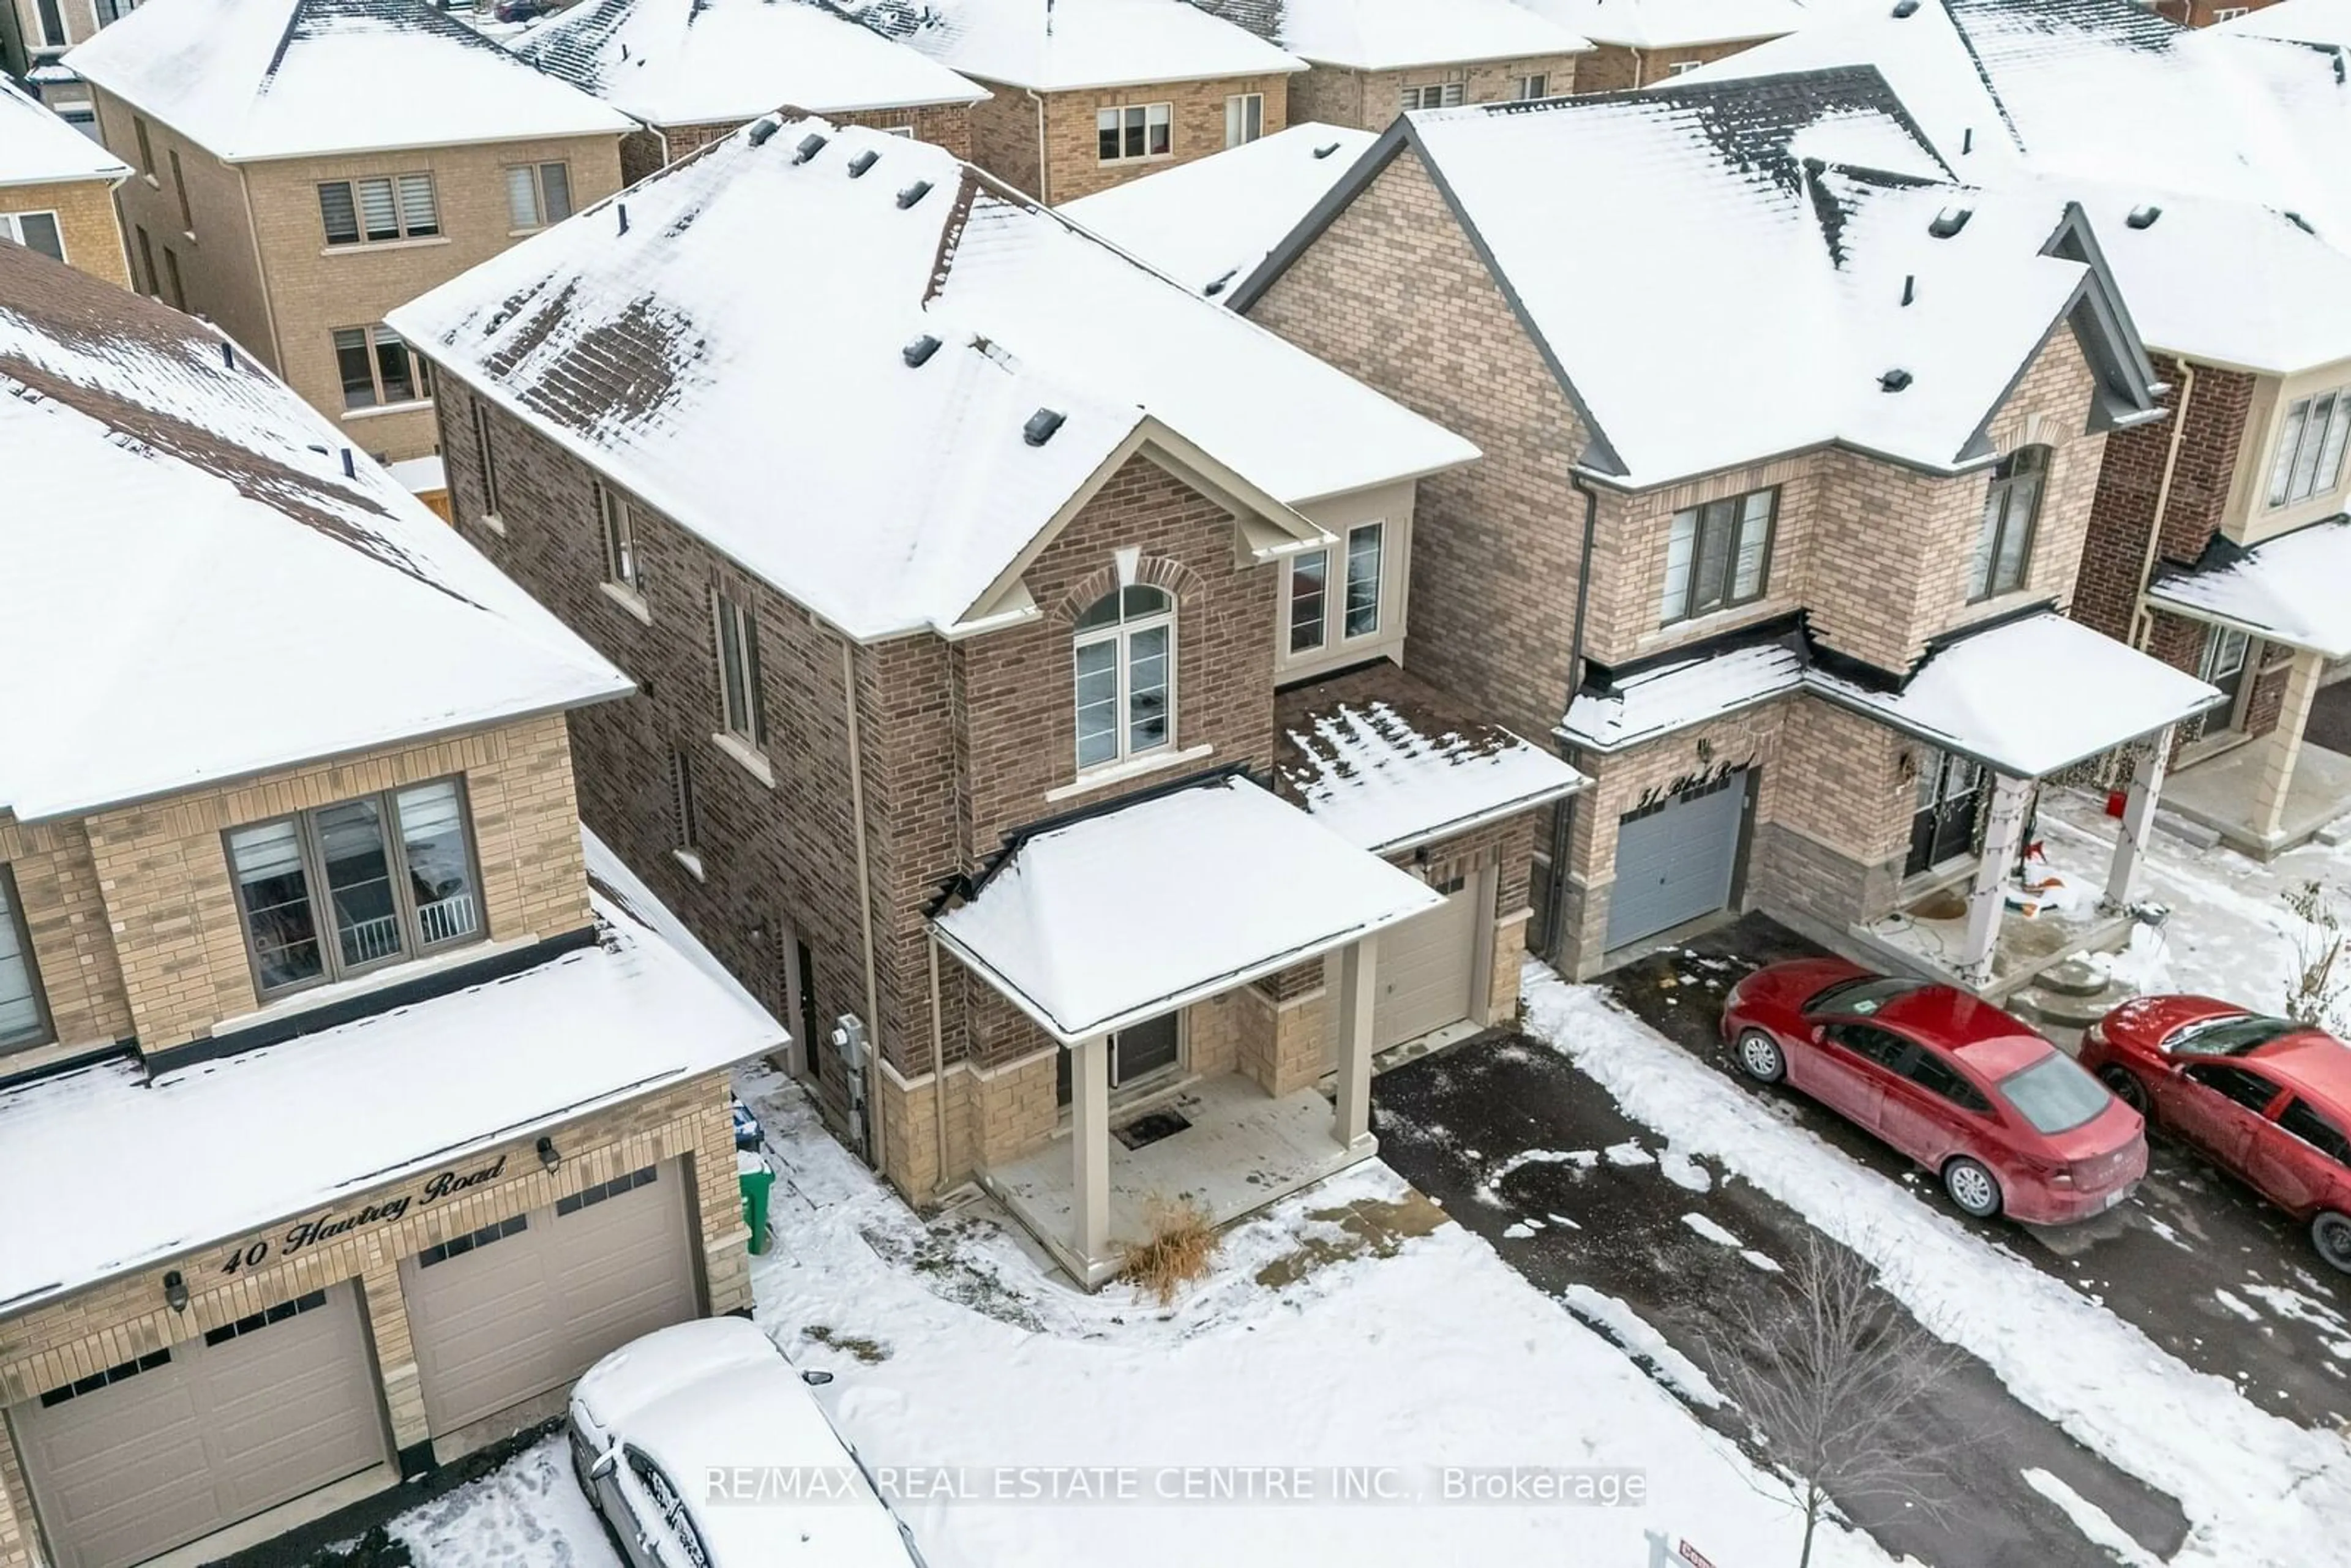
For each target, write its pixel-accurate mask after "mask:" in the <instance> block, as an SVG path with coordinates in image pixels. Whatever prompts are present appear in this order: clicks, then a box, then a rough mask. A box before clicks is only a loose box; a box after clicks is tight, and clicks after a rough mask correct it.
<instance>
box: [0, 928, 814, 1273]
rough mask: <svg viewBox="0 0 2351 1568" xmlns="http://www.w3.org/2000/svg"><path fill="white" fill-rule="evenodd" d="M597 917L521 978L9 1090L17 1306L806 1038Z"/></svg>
mask: <svg viewBox="0 0 2351 1568" xmlns="http://www.w3.org/2000/svg"><path fill="white" fill-rule="evenodd" d="M596 915H597V920H598V925H599V926H600V937H601V940H600V941H598V942H597V943H595V944H592V945H590V946H585V947H580V948H576V949H574V950H572V951H571V952H569V953H566V954H564V955H562V956H559V957H555V958H551V959H549V961H547V962H546V963H543V964H540V965H538V966H537V967H533V968H529V969H525V970H523V971H521V972H520V973H517V974H514V975H510V976H507V977H506V978H504V979H500V980H493V981H487V982H485V983H483V984H481V985H478V986H475V987H472V988H468V989H465V990H462V991H456V992H453V993H451V994H449V995H446V996H442V997H436V998H432V999H431V1000H428V1001H423V1002H417V1003H414V1004H413V1005H411V1006H407V1007H403V1008H399V1009H394V1010H392V1011H390V1012H385V1013H379V1014H377V1015H375V1016H373V1017H371V1018H366V1019H360V1020H358V1021H356V1022H351V1023H345V1024H340V1025H337V1026H335V1027H333V1028H329V1029H322V1030H317V1031H316V1032H313V1033H309V1034H304V1035H299V1036H297V1037H296V1038H294V1039H292V1040H286V1041H285V1042H283V1043H282V1044H277V1045H271V1046H264V1047H260V1048H257V1049H256V1050H252V1051H243V1052H240V1053H237V1054H235V1055H231V1056H225V1057H221V1058H218V1059H215V1060H214V1061H205V1062H203V1063H200V1064H198V1065H194V1066H191V1067H188V1068H185V1069H182V1070H180V1071H171V1072H166V1073H164V1074H162V1076H160V1077H158V1078H155V1079H154V1080H152V1082H151V1081H149V1080H148V1079H147V1078H146V1077H145V1076H144V1074H143V1073H142V1071H141V1068H140V1067H139V1066H138V1064H137V1063H135V1062H132V1061H107V1062H101V1063H99V1064H98V1065H95V1066H91V1067H86V1068H83V1069H81V1070H79V1071H74V1072H68V1073H64V1074H60V1075H58V1076H55V1077H50V1078H45V1079H41V1080H38V1081H37V1082H32V1083H28V1084H26V1085H24V1086H23V1087H20V1088H16V1089H11V1090H5V1091H0V1235H5V1236H6V1237H7V1238H8V1246H7V1247H6V1248H5V1249H0V1317H6V1316H8V1315H11V1314H13V1313H16V1312H23V1311H25V1310H26V1309H27V1308H30V1307H32V1306H34V1305H36V1304H37V1303H39V1302H42V1301H48V1300H51V1299H53V1298H55V1297H57V1296H59V1295H62V1294H65V1293H67V1292H68V1291H74V1290H77V1289H79V1288H81V1287H84V1286H86V1285H89V1284H90V1283H92V1282H93V1281H99V1280H102V1279H105V1278H108V1277H110V1276H112V1275H116V1274H120V1273H124V1272H128V1271H130V1270H135V1269H139V1268H142V1267H148V1266H152V1264H154V1263H156V1262H159V1261H161V1260H163V1259H166V1258H169V1257H171V1256H172V1254H174V1253H179V1252H184V1251H186V1250H188V1249H191V1248H193V1247H200V1246H203V1245H204V1244H206V1243H208V1242H212V1241H215V1240H218V1239H222V1238H224V1237H230V1236H236V1235H240V1234H242V1233H245V1232H247V1231H251V1230H256V1229H259V1228H264V1227H266V1226H270V1225H274V1224H277V1223H279V1222H282V1221H285V1220H287V1219H291V1218H296V1217H298V1216H300V1215H304V1214H314V1213H319V1212H321V1211H325V1212H328V1213H331V1212H332V1211H333V1210H334V1208H335V1207H336V1206H338V1205H340V1204H341V1203H343V1202H345V1201H346V1200H347V1199H348V1198H349V1197H350V1195H352V1194H354V1193H357V1192H360V1191H363V1190H366V1189H369V1188H373V1187H379V1186H385V1185H387V1184H390V1183H393V1182H397V1181H399V1180H401V1179H402V1177H403V1176H411V1175H419V1174H422V1173H423V1172H425V1171H428V1170H433V1169H435V1168H438V1167H443V1166H450V1165H453V1164H455V1163H458V1162H461V1161H463V1160H465V1159H466V1158H467V1157H468V1156H469V1155H473V1154H475V1153H476V1152H477V1151H480V1150H482V1149H485V1148H486V1147H488V1146H490V1145H496V1144H502V1143H510V1142H512V1141H514V1140H516V1139H518V1138H528V1137H529V1136H531V1135H532V1134H534V1133H536V1132H538V1131H541V1130H544V1129H546V1128H549V1127H551V1126H554V1125H556V1124H559V1123H562V1122H566V1121H569V1120H571V1119H572V1118H575V1117H578V1116H582V1115H586V1114H589V1113H592V1112H594V1111H597V1110H601V1109H602V1108H604V1107H606V1106H610V1105H614V1104H618V1103H622V1102H625V1101H628V1100H632V1099H636V1098H639V1097H641V1096H643V1095H646V1094H651V1093H655V1092H660V1091H661V1090H664V1089H666V1088H671V1087H674V1086H675V1085H677V1084H680V1083H683V1082H686V1081H687V1080H689V1079H692V1078H695V1077H696V1076H698V1075H700V1074H702V1073H705V1072H713V1071H718V1070H719V1069H721V1068H725V1067H727V1066H731V1065H733V1064H734V1063H737V1062H740V1061H748V1060H750V1059H752V1058H754V1057H757V1056H759V1055H762V1054H764V1053H766V1052H768V1051H773V1050H775V1049H777V1048H778V1046H780V1045H781V1044H782V1043H784V1040H785V1034H784V1031H783V1030H782V1029H781V1027H780V1026H778V1024H777V1023H776V1021H775V1020H774V1019H771V1018H769V1017H768V1015H767V1014H766V1013H764V1012H762V1011H760V1010H759V1009H757V1008H754V1007H750V1006H748V1005H747V1003H746V1001H745V1000H744V998H742V997H741V995H740V994H739V992H738V991H730V990H728V989H726V988H721V987H719V986H716V985H714V984H713V983H712V982H711V980H710V979H709V978H708V977H706V976H705V975H704V974H703V973H702V972H701V971H700V970H699V969H698V967H696V966H695V962H694V961H693V960H692V959H691V958H690V957H689V956H686V955H684V954H682V953H680V952H678V951H677V950H676V949H674V947H672V946H670V945H669V944H668V943H666V942H664V940H663V939H662V937H661V936H659V935H658V933H657V932H656V931H655V930H654V929H653V927H652V926H651V925H649V924H648V923H646V922H645V921H643V920H642V919H640V918H638V917H637V916H636V915H632V913H631V912H630V911H628V910H626V909H624V908H622V907H621V906H620V905H618V904H614V903H612V902H611V901H608V900H606V899H603V898H601V897H600V898H598V900H597V901H596ZM225 1151H230V1152H226V1153H225ZM159 1171H164V1172H169V1173H170V1194H169V1201H163V1202H159V1201H157V1197H156V1186H155V1182H156V1173H157V1172H159Z"/></svg>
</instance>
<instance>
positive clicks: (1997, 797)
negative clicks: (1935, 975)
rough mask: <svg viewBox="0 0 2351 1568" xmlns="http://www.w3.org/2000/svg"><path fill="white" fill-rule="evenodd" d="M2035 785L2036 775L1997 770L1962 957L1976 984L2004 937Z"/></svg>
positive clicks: (1987, 974)
mask: <svg viewBox="0 0 2351 1568" xmlns="http://www.w3.org/2000/svg"><path fill="white" fill-rule="evenodd" d="M2031 790H2032V779H2011V778H2010V777H2009V776H2008V775H2007V774H2005V773H1995V774H1993V775H1992V787H1991V818H1990V820H1989V821H1987V822H1986V823H1985V825H1984V846H1983V859H1982V860H1981V861H1980V862H1977V865H1976V881H1975V886H1973V887H1972V888H1970V889H1969V890H1968V936H1967V946H1966V947H1965V948H1964V949H1963V950H1962V951H1961V952H1960V954H1959V977H1960V978H1961V979H1963V980H1965V981H1966V982H1967V983H1968V984H1969V985H1970V986H1980V985H1982V984H1984V983H1985V982H1986V981H1988V980H1990V979H1991V956H1992V949H1993V948H1994V947H1995V946H1998V945H1999V942H2000V917H2001V909H2002V905H2003V904H2004V903H2005V902H2006V899H2007V896H2008V895H2007V893H2006V891H2005V888H2006V884H2007V882H2008V868H2009V865H2010V863H2011V862H2013V861H2014V860H2015V859H2016V843H2017V840H2018V839H2020V838H2021V837H2022V836H2023V833H2024V798H2025V796H2026V795H2027V794H2028V793H2029V792H2030V791H2031Z"/></svg>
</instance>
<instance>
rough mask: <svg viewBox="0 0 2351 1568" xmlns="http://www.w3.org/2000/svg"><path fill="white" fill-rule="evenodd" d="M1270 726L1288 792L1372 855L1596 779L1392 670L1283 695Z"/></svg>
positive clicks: (1376, 668)
mask: <svg viewBox="0 0 2351 1568" xmlns="http://www.w3.org/2000/svg"><path fill="white" fill-rule="evenodd" d="M1274 723H1275V726H1276V727H1277V728H1278V729H1279V730H1280V733H1281V747H1280V755H1279V756H1278V757H1277V758H1275V762H1274V776H1275V779H1276V780H1277V782H1278V784H1279V786H1280V789H1281V792H1282V794H1283V795H1284V796H1285V797H1286V798H1288V799H1290V800H1296V801H1297V802H1298V804H1299V805H1300V806H1301V807H1303V808H1304V809H1305V810H1306V811H1307V812H1308V814H1309V815H1311V816H1312V817H1313V819H1314V820H1315V821H1318V822H1321V823H1322V825H1323V826H1324V827H1327V828H1329V829H1330V830H1331V831H1332V832H1334V833H1337V834H1338V835H1339V836H1340V837H1341V838H1343V839H1344V840H1346V841H1348V842H1349V843H1351V844H1353V845H1354V846H1355V847H1356V848H1358V849H1364V850H1369V851H1371V852H1374V853H1375V854H1393V853H1395V852H1397V851H1399V850H1406V849H1412V848H1414V847H1416V846H1417V845H1419V844H1424V843H1426V842H1428V841H1431V840H1435V839H1442V838H1447V837H1450V836H1451V835H1453V834H1455V833H1458V832H1463V831H1468V829H1470V828H1472V827H1475V826H1477V825H1479V824H1480V823H1483V822H1488V821H1494V820H1496V819H1498V818H1501V817H1508V816H1514V815H1516V814H1517V813H1519V812H1520V811H1526V810H1532V809H1533V808H1535V807H1537V806H1540V805H1542V804H1544V803H1545V802H1547V801H1551V800H1558V799H1559V798H1560V797H1561V796H1562V795H1568V794H1573V792H1574V791H1576V790H1577V789H1582V788H1583V786H1584V785H1585V784H1586V783H1588V782H1590V780H1588V779H1585V778H1584V777H1583V774H1581V773H1578V772H1577V771H1576V770H1575V769H1574V768H1570V767H1569V766H1568V765H1567V764H1566V763H1564V762H1562V761H1561V760H1560V759H1559V758H1557V757H1555V756H1553V755H1552V753H1550V752H1548V751H1546V750H1543V749H1542V748H1541V747H1536V746H1532V745H1530V744H1529V743H1528V742H1526V741H1525V740H1523V739H1521V738H1520V737H1518V736H1516V735H1513V734H1512V733H1510V731H1509V730H1507V729H1504V728H1503V727H1501V726H1499V725H1497V724H1489V723H1486V722H1484V721H1481V720H1478V719H1473V718H1469V717H1468V716H1464V715H1463V714H1461V713H1460V712H1459V711H1458V709H1457V708H1456V706H1454V705H1453V704H1452V703H1451V702H1449V701H1447V699H1446V697H1445V695H1443V694H1442V693H1440V692H1438V691H1437V689H1436V688H1435V687H1433V686H1431V685H1428V684H1427V683H1426V682H1425V681H1421V680H1418V679H1416V677H1414V676H1412V675H1409V674H1405V672H1404V671H1402V670H1400V669H1398V668H1396V667H1395V665H1393V664H1374V665H1373V666H1371V667H1370V668H1368V669H1364V670H1358V671H1355V672H1354V673H1353V674H1345V675H1341V676H1338V677H1336V678H1334V679H1332V680H1328V681H1320V682H1316V683H1315V684H1313V685H1305V686H1297V687H1293V688H1290V689H1289V690H1287V691H1284V692H1283V693H1282V694H1281V695H1280V696H1279V697H1278V698H1276V699H1275V704H1274Z"/></svg>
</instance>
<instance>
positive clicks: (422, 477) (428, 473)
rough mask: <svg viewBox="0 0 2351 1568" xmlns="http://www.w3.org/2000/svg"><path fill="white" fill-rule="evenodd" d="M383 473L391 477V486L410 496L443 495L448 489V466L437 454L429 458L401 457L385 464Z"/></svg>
mask: <svg viewBox="0 0 2351 1568" xmlns="http://www.w3.org/2000/svg"><path fill="white" fill-rule="evenodd" d="M383 471H384V472H385V473H387V474H389V475H391V476H392V483H393V484H395V485H398V486H400V487H401V488H402V489H403V490H405V491H407V492H408V493H409V494H410V495H412V496H430V495H434V494H435V493H445V492H446V491H447V490H448V488H449V465H448V464H447V463H446V462H444V460H443V459H442V457H441V455H440V454H439V453H437V452H436V453H434V455H432V456H430V457H403V458H402V459H401V460H400V461H399V462H397V463H387V464H385V465H383Z"/></svg>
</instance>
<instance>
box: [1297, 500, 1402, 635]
mask: <svg viewBox="0 0 2351 1568" xmlns="http://www.w3.org/2000/svg"><path fill="white" fill-rule="evenodd" d="M1365 540H1368V542H1369V545H1370V548H1371V549H1373V550H1374V551H1375V552H1376V562H1375V565H1374V568H1373V577H1372V584H1371V589H1372V593H1371V604H1370V610H1371V617H1372V619H1371V623H1370V624H1369V625H1367V626H1365V627H1364V629H1363V630H1362V631H1360V632H1355V631H1350V630H1349V629H1348V612H1349V610H1350V608H1351V607H1353V606H1352V605H1351V601H1353V598H1354V573H1353V570H1352V569H1353V563H1354V560H1355V559H1356V556H1357V553H1358V547H1359V544H1360V543H1361V542H1363V541H1365ZM1393 554H1394V545H1393V543H1392V541H1391V540H1390V539H1389V538H1388V524H1387V519H1386V518H1384V517H1373V518H1371V519H1369V520H1367V521H1364V522H1360V523H1353V524H1350V525H1348V526H1347V527H1346V528H1342V529H1340V530H1339V538H1338V540H1337V542H1336V543H1333V544H1328V545H1324V546H1322V548H1321V549H1310V550H1301V551H1299V552H1298V553H1297V554H1296V555H1293V556H1290V557H1289V558H1288V559H1286V560H1285V561H1284V562H1283V566H1282V577H1281V584H1282V595H1281V657H1282V658H1283V659H1284V660H1305V659H1311V658H1313V657H1315V656H1317V655H1319V654H1322V653H1329V652H1331V651H1332V650H1333V649H1349V648H1353V647H1355V646H1357V645H1359V644H1361V643H1372V642H1377V641H1378V640H1379V639H1380V638H1381V637H1382V636H1383V635H1384V634H1386V632H1387V624H1388V581H1389V579H1390V577H1391V575H1392V574H1391V573H1390V572H1389V570H1388V564H1389V561H1390V559H1391V558H1392V556H1393ZM1301 566H1303V567H1310V568H1318V569H1320V570H1321V571H1322V584H1321V586H1320V588H1319V589H1317V590H1316V592H1317V594H1318V595H1319V597H1320V599H1321V601H1322V602H1321V605H1320V608H1319V612H1317V613H1315V614H1314V615H1313V616H1312V617H1311V619H1307V618H1302V617H1301V614H1300V604H1299V598H1300V595H1299V589H1298V571H1299V568H1301Z"/></svg>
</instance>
